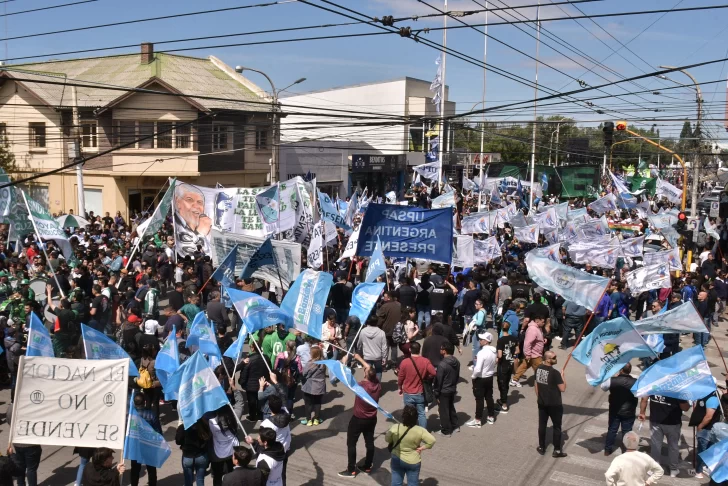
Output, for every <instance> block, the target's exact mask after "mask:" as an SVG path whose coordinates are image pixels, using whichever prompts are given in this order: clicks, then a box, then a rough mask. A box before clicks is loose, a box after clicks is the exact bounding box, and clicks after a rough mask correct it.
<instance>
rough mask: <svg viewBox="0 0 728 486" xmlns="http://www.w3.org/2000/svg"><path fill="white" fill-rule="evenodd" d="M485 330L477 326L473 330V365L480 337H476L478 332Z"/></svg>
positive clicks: (478, 349) (478, 348)
mask: <svg viewBox="0 0 728 486" xmlns="http://www.w3.org/2000/svg"><path fill="white" fill-rule="evenodd" d="M482 332H485V330H484V329H481V328H478V329H477V330H476V331H475V334H474V335H473V337H472V339H473V366H475V357H476V356H478V351H480V348H481V346H480V339H478V334H480V333H482Z"/></svg>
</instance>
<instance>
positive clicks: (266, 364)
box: [241, 331, 273, 374]
mask: <svg viewBox="0 0 728 486" xmlns="http://www.w3.org/2000/svg"><path fill="white" fill-rule="evenodd" d="M250 337H251V338H252V337H253V335H252V334H251V335H250ZM258 337H260V331H258ZM251 341H253V344H255V347H256V348H257V349H258V352H259V353H260V357H261V358H263V361H264V362H265V367H266V368H268V373H270V374H273V370H272V369H270V365H269V364H268V360H267V359H266V357H265V355H264V354H263V351H262V350H261V349H260V345H258V340H257V339H251ZM243 344H245V343H243ZM241 347H242V346H241Z"/></svg>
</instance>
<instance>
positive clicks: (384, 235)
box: [356, 203, 453, 264]
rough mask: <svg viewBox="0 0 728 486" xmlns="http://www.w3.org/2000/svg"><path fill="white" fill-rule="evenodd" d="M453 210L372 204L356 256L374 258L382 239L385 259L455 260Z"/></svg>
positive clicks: (364, 223)
mask: <svg viewBox="0 0 728 486" xmlns="http://www.w3.org/2000/svg"><path fill="white" fill-rule="evenodd" d="M452 234H453V232H452V209H451V208H444V209H422V208H415V207H407V206H396V205H392V204H373V203H372V204H370V205H369V209H368V210H367V212H366V213H365V214H364V219H363V220H362V223H361V227H360V231H359V240H358V245H357V249H356V255H359V256H365V257H370V256H372V253H374V247H375V244H376V241H377V237H380V239H381V243H382V251H383V252H384V255H385V256H388V257H394V258H420V259H423V260H431V261H436V262H441V263H447V264H449V263H450V262H451V260H452V244H451V241H452Z"/></svg>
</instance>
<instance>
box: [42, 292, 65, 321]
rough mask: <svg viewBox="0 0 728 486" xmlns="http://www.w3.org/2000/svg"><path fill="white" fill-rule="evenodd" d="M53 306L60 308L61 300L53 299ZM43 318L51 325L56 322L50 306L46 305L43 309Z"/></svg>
mask: <svg viewBox="0 0 728 486" xmlns="http://www.w3.org/2000/svg"><path fill="white" fill-rule="evenodd" d="M53 305H54V306H55V307H60V306H61V299H55V298H54V299H53ZM43 316H44V317H45V319H46V321H48V322H49V323H51V324H53V323H54V322H56V315H55V314H54V313H53V312H51V306H50V304H46V306H45V307H43Z"/></svg>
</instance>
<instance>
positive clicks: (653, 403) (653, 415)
mask: <svg viewBox="0 0 728 486" xmlns="http://www.w3.org/2000/svg"><path fill="white" fill-rule="evenodd" d="M681 403H687V402H686V401H685V400H678V399H677V398H672V397H663V396H662V395H650V422H651V423H653V424H659V425H678V424H681V423H682V410H680V404H681Z"/></svg>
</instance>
